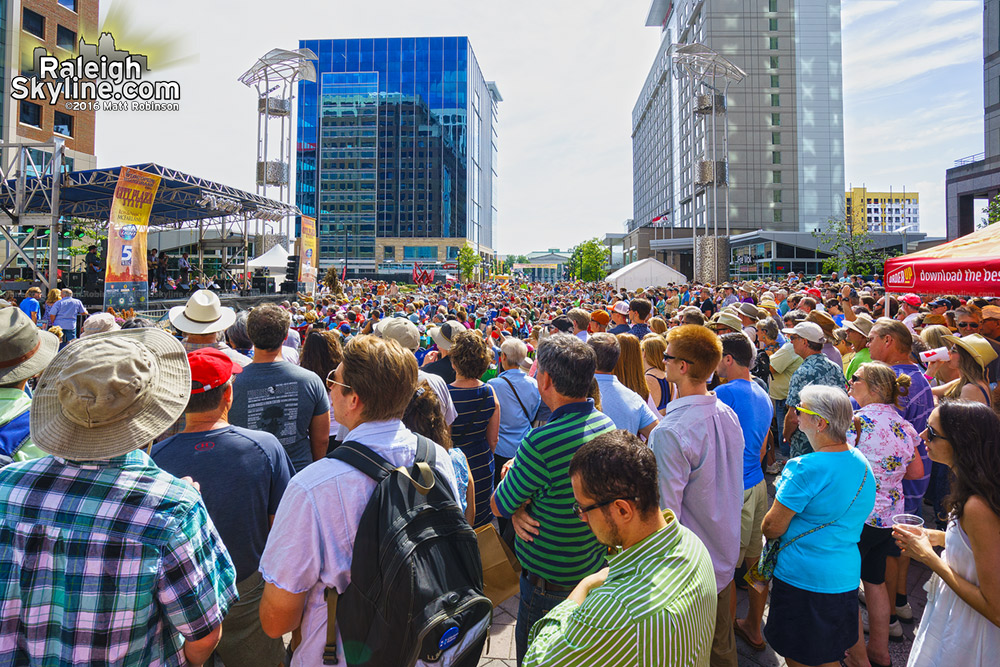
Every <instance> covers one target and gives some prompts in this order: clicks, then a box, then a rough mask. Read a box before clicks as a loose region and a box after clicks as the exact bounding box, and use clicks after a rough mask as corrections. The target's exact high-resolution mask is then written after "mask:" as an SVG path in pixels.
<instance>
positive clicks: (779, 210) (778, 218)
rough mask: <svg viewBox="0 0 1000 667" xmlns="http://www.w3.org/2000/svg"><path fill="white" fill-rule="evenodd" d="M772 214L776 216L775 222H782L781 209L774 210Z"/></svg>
mask: <svg viewBox="0 0 1000 667" xmlns="http://www.w3.org/2000/svg"><path fill="white" fill-rule="evenodd" d="M771 212H772V213H773V214H774V221H775V222H781V209H780V208H776V209H774V210H773V211H771Z"/></svg>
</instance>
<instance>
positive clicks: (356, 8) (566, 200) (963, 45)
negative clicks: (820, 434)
mask: <svg viewBox="0 0 1000 667" xmlns="http://www.w3.org/2000/svg"><path fill="white" fill-rule="evenodd" d="M109 8H111V9H113V10H114V11H115V12H117V13H118V15H119V16H120V17H124V18H119V19H118V20H117V21H115V26H114V27H115V34H116V37H117V38H118V41H119V47H124V48H130V49H132V50H135V51H140V52H141V51H143V49H144V45H150V44H153V43H157V44H166V45H168V47H167V48H166V51H160V53H161V54H163V55H162V56H161V57H160V60H161V62H162V61H164V60H165V61H169V64H168V65H167V66H166V67H162V66H160V67H157V58H156V56H155V54H156V53H157V51H153V52H151V60H150V65H151V67H152V68H153V69H154V75H155V77H157V78H161V79H172V80H177V81H179V82H180V83H181V85H182V100H181V107H182V108H181V111H179V112H142V113H140V112H127V113H121V112H118V113H112V112H101V113H99V114H98V128H97V132H98V140H97V152H98V164H99V166H114V165H118V164H132V163H137V162H149V161H153V162H158V163H160V164H163V165H165V166H169V167H173V168H176V169H181V170H185V171H188V172H190V173H193V174H195V175H198V176H201V177H204V178H209V179H213V180H218V181H221V182H224V183H227V184H229V185H233V186H236V187H242V188H245V189H248V190H253V187H254V186H253V163H254V160H255V150H256V148H255V138H256V115H255V104H254V97H255V96H254V94H253V92H251V91H250V90H249V89H247V88H246V87H244V86H243V85H242V84H240V83H238V82H237V81H236V79H237V77H238V76H239V75H240V74H241V73H242V72H243V71H245V70H246V69H247V68H249V67H250V65H252V64H253V62H254V61H255V60H256V58H257V57H258V56H260V55H262V54H263V53H265V52H266V51H268V50H269V49H271V48H275V47H283V48H295V47H296V46H297V44H298V40H299V39H307V38H334V37H373V36H389V37H393V36H411V35H412V36H425V35H468V36H469V38H470V40H471V42H472V45H473V49H474V50H475V52H476V56H477V58H478V60H479V64H480V66H481V68H482V70H483V73H484V75H485V76H486V78H487V79H488V80H489V79H492V80H496V81H497V84H498V86H499V88H500V91H501V93H502V94H503V97H504V102H503V103H502V104H501V106H500V148H499V150H500V155H499V170H500V184H499V202H500V228H499V230H498V239H499V242H498V249H499V250H500V251H501V252H502V253H507V252H518V253H520V252H529V251H532V250H539V249H547V248H562V249H565V248H568V247H570V246H572V245H574V244H575V243H578V242H580V241H582V240H585V239H587V238H590V237H593V236H603V235H604V234H605V233H606V232H612V231H621V229H622V223H623V221H624V220H625V219H627V218H630V217H631V216H632V143H631V138H630V133H631V111H632V107H633V105H634V104H635V100H636V98H637V96H638V94H639V91H640V90H641V88H642V83H643V81H644V80H645V78H646V74H647V73H648V71H649V68H650V65H651V63H652V60H653V57H654V56H655V54H656V50H657V47H658V45H659V30H658V29H656V28H646V27H645V26H644V23H645V18H646V13H647V11H648V9H649V0H614V1H608V0H548V1H546V2H539V1H538V0H532V1H528V0H504V1H503V2H486V1H484V0H475V1H473V0H421V1H420V2H412V1H406V0H366V1H365V2H355V1H354V0H286V1H285V2H284V3H282V4H280V5H277V4H275V3H271V2H264V1H263V0H243V1H238V0H211V1H205V2H195V1H194V0H174V1H173V2H170V3H154V2H149V1H148V0H114V1H113V2H102V16H106V15H107V14H108V11H109ZM123 10H124V11H123ZM843 26H844V28H843V49H844V88H845V90H844V107H845V110H844V119H845V152H846V178H847V182H848V184H850V183H853V184H854V185H861V184H865V185H867V186H868V188H869V189H873V190H874V189H878V190H881V189H888V188H889V186H892V187H893V189H894V190H895V189H901V188H902V187H904V186H905V187H906V189H907V190H911V191H912V190H917V191H919V192H920V199H921V219H922V225H921V226H922V230H923V231H926V232H928V233H930V234H932V235H935V234H938V235H941V234H943V232H944V171H945V169H947V168H948V167H950V166H952V165H953V163H954V160H956V159H958V158H961V157H964V156H968V155H972V154H974V153H978V152H980V151H982V150H983V136H982V132H983V119H982V113H983V112H982V108H983V106H982V94H983V93H982V34H981V33H982V4H981V2H978V1H977V0H936V1H929V0H898V1H897V0H844V2H843ZM147 51H148V49H147ZM167 52H169V55H167Z"/></svg>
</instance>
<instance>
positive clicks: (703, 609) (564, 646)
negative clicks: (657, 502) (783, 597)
mask: <svg viewBox="0 0 1000 667" xmlns="http://www.w3.org/2000/svg"><path fill="white" fill-rule="evenodd" d="M663 516H664V518H665V519H666V520H667V525H666V527H665V528H662V529H660V530H658V531H657V532H655V533H653V534H652V535H650V536H649V537H647V538H646V539H645V540H643V541H642V542H640V543H639V544H636V545H634V546H632V547H631V548H629V549H626V550H625V551H623V552H622V553H620V554H618V555H616V556H612V557H611V558H610V559H609V563H608V577H607V579H606V580H605V581H604V583H603V584H602V585H601V586H598V587H597V588H595V589H593V590H591V591H590V593H589V594H588V595H587V599H586V600H584V602H583V604H582V605H578V604H577V603H575V602H573V601H572V600H567V601H565V602H563V603H561V604H560V605H559V606H557V607H556V608H555V609H553V610H552V611H550V612H549V613H548V614H546V615H545V617H544V618H542V620H540V621H538V622H537V623H535V625H534V627H533V628H532V630H531V636H530V638H529V642H530V645H529V646H528V653H527V655H526V656H525V658H524V664H523V667H533V666H534V665H545V666H546V667H571V666H577V665H579V666H581V667H583V666H585V665H586V666H587V667H590V666H591V665H601V667H615V666H616V665H623V666H624V665H628V666H629V667H633V666H634V667H654V666H659V665H697V666H699V667H701V666H703V665H705V666H707V665H708V664H709V656H710V653H711V649H712V635H713V632H714V630H715V611H716V602H717V597H716V593H715V571H714V570H713V569H712V559H711V557H710V556H709V555H708V549H706V548H705V545H704V544H702V543H701V540H699V539H698V536H697V535H695V534H694V533H692V532H691V531H690V530H688V529H687V528H685V527H683V526H682V525H680V523H679V522H678V521H677V520H676V519H675V518H674V514H673V512H671V511H670V510H665V511H664V512H663Z"/></svg>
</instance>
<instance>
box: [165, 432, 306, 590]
mask: <svg viewBox="0 0 1000 667" xmlns="http://www.w3.org/2000/svg"><path fill="white" fill-rule="evenodd" d="M152 456H153V461H155V462H156V465H158V466H159V467H160V468H161V469H163V470H166V471H167V472H169V473H170V474H171V475H174V476H175V477H184V476H190V477H191V478H192V479H194V481H196V482H198V484H199V485H200V486H201V497H202V499H203V500H204V501H205V507H206V508H207V509H208V515H209V516H210V517H212V522H213V523H214V524H215V527H216V528H218V529H219V535H221V536H222V541H223V543H224V544H225V545H226V548H227V549H228V550H229V554H230V555H231V556H232V558H233V564H234V565H235V566H236V581H243V580H244V579H246V578H247V577H249V576H250V575H251V574H253V573H254V572H256V571H257V566H258V565H259V564H260V556H261V554H262V553H263V552H264V545H265V544H266V543H267V534H268V531H269V530H270V522H269V521H268V517H269V516H273V515H275V514H276V513H277V512H278V503H279V502H280V501H281V496H282V495H283V494H284V493H285V487H286V486H288V480H290V479H291V478H292V475H294V474H295V471H294V470H293V469H292V461H291V459H289V458H288V454H286V453H285V450H284V448H283V447H282V446H281V443H280V442H278V440H277V438H275V437H274V436H273V435H271V434H270V433H265V432H264V431H251V430H248V429H245V428H239V427H237V426H231V425H230V426H226V427H225V428H219V429H215V430H213V431H202V432H200V433H179V434H177V435H175V436H172V437H170V438H167V439H166V440H163V441H162V442H159V443H157V444H155V445H153V451H152Z"/></svg>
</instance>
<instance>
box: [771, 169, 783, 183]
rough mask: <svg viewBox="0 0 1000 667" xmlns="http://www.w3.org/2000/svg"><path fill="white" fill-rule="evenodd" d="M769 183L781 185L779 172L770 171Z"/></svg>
mask: <svg viewBox="0 0 1000 667" xmlns="http://www.w3.org/2000/svg"><path fill="white" fill-rule="evenodd" d="M771 182H772V183H781V172H780V171H772V172H771Z"/></svg>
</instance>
